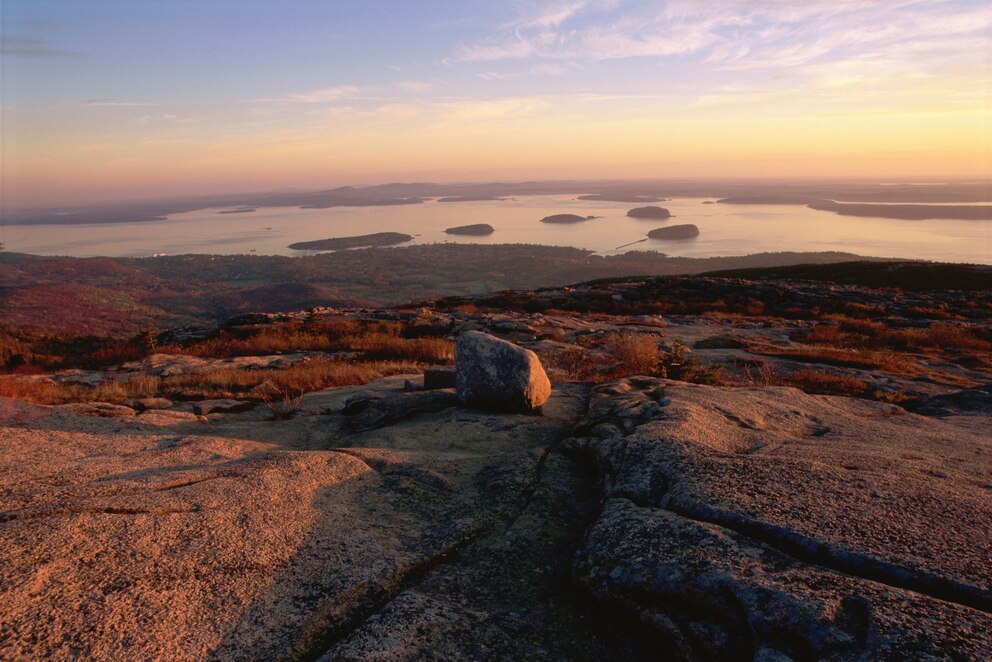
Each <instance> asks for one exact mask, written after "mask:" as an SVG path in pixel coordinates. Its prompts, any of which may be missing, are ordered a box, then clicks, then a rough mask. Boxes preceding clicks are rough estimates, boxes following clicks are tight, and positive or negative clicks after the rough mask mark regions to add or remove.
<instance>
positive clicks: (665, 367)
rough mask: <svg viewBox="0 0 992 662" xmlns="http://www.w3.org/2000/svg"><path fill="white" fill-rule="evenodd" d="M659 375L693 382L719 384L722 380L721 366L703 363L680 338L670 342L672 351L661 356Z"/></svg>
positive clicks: (722, 371)
mask: <svg viewBox="0 0 992 662" xmlns="http://www.w3.org/2000/svg"><path fill="white" fill-rule="evenodd" d="M658 374H659V375H660V376H661V377H666V378H668V379H675V380H678V381H681V382H692V383H694V384H721V383H723V382H724V370H723V367H722V366H712V365H708V364H706V363H703V362H702V361H701V360H700V359H699V357H698V356H696V355H695V354H693V353H692V351H691V350H690V349H689V348H688V347H686V346H685V343H683V342H682V341H681V340H676V341H675V342H674V343H672V351H671V352H667V353H666V354H665V355H664V356H662V358H661V361H660V362H659V365H658Z"/></svg>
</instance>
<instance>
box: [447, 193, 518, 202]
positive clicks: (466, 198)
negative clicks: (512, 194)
mask: <svg viewBox="0 0 992 662" xmlns="http://www.w3.org/2000/svg"><path fill="white" fill-rule="evenodd" d="M504 200H513V198H507V197H503V196H499V195H453V196H449V197H447V198H438V199H437V201H438V202H502V201H504Z"/></svg>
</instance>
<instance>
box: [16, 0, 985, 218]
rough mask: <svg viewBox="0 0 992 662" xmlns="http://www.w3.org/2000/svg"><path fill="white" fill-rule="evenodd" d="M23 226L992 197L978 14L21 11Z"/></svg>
mask: <svg viewBox="0 0 992 662" xmlns="http://www.w3.org/2000/svg"><path fill="white" fill-rule="evenodd" d="M0 33H2V38H3V53H2V60H0V68H2V69H0V74H2V79H0V123H2V124H0V148H2V151H0V198H2V201H3V204H4V206H6V207H8V208H15V207H22V206H44V205H60V204H71V203H77V202H79V203H81V202H94V201H105V200H113V199H137V198H155V197H166V196H179V195H201V194H211V193H231V192H242V191H259V190H276V189H280V188H284V187H299V188H330V187H334V186H340V185H361V184H375V183H384V182H389V181H437V182H466V181H496V180H501V181H507V180H531V179H666V178H670V179H720V178H724V179H769V180H774V179H785V178H790V179H792V178H826V179H862V178H867V179H878V180H886V181H895V180H899V181H917V180H919V181H937V180H940V181H943V180H947V179H962V178H964V179H986V178H990V177H992V128H990V124H992V119H990V118H992V3H990V2H987V1H985V0H877V1H868V0H824V1H821V0H803V1H797V2H787V1H784V0H782V1H780V0H698V1H666V0H653V1H646V0H548V1H540V0H529V1H524V0H501V1H481V0H431V1H427V0H326V1H324V0H320V1H318V0H313V1H308V0H269V1H264V2H263V1H258V0H140V1H139V0H86V1H80V0H3V1H2V3H0Z"/></svg>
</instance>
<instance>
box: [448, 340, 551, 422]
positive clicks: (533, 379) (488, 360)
mask: <svg viewBox="0 0 992 662" xmlns="http://www.w3.org/2000/svg"><path fill="white" fill-rule="evenodd" d="M455 392H456V393H457V394H458V399H459V400H460V401H461V402H462V404H465V405H469V406H471V407H479V408H480V409H494V410H498V411H508V412H529V411H534V410H536V409H540V407H541V406H542V405H543V404H544V403H545V402H547V401H548V397H549V396H550V395H551V382H550V381H549V380H548V376H547V374H545V372H544V368H543V367H542V366H541V361H540V360H539V359H538V358H537V354H535V353H534V352H532V351H530V350H529V349H524V348H523V347H518V346H517V345H514V344H513V343H511V342H507V341H505V340H501V339H500V338H496V337H495V336H491V335H489V334H488V333H482V332H480V331H465V332H464V333H462V334H461V335H460V336H458V340H457V341H456V343H455Z"/></svg>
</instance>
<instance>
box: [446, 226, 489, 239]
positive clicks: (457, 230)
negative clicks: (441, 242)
mask: <svg viewBox="0 0 992 662" xmlns="http://www.w3.org/2000/svg"><path fill="white" fill-rule="evenodd" d="M495 231H496V228H494V227H493V226H491V225H489V224H488V223H476V224H474V225H459V226H458V227H454V228H448V229H447V230H445V231H444V232H445V234H468V235H473V236H476V237H481V236H483V235H487V234H492V233H493V232H495Z"/></svg>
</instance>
